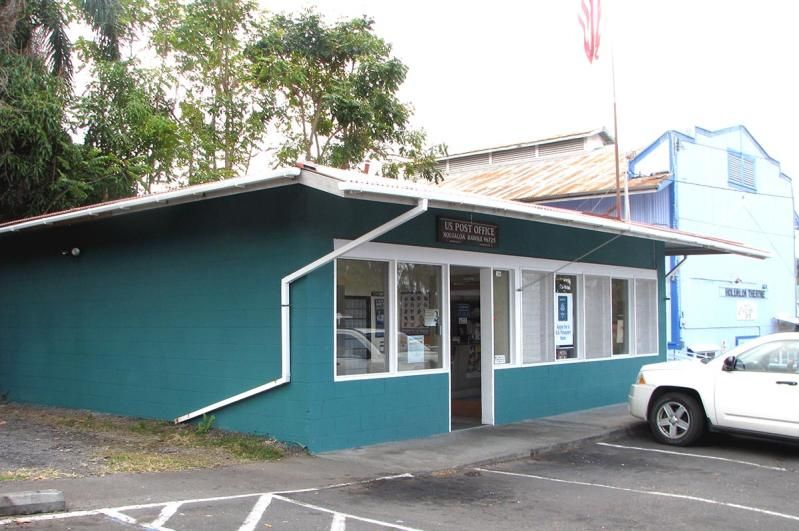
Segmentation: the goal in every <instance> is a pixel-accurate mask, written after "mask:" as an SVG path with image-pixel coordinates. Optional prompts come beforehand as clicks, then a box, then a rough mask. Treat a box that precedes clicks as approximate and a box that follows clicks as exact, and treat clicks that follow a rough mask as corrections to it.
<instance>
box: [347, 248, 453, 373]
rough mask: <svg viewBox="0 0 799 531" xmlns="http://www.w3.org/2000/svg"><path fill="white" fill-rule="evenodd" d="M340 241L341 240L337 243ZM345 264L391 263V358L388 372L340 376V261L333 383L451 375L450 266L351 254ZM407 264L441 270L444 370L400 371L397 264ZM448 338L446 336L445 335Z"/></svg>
mask: <svg viewBox="0 0 799 531" xmlns="http://www.w3.org/2000/svg"><path fill="white" fill-rule="evenodd" d="M337 241H338V240H337ZM339 258H340V259H343V260H364V261H372V262H385V263H388V292H387V293H386V306H387V310H388V311H387V314H386V317H387V318H388V326H387V327H386V331H385V334H386V335H387V336H388V337H386V338H385V341H384V345H385V348H386V355H387V356H388V371H385V372H376V373H369V374H344V375H339V374H338V373H337V372H336V360H337V359H338V343H337V341H336V330H337V324H336V315H337V312H338V308H337V304H338V303H337V300H336V289H337V287H336V279H337V278H338V259H337V260H335V261H334V262H333V279H334V281H333V381H335V382H349V381H353V380H374V379H376V378H398V377H405V376H418V375H423V374H441V373H448V372H449V341H447V338H449V265H448V264H443V263H438V262H427V261H421V260H415V259H409V258H405V257H404V258H402V259H399V260H398V259H396V258H392V259H386V258H377V257H372V256H366V257H364V256H353V255H351V254H350V253H348V254H346V255H344V256H341V257H339ZM399 262H404V263H409V264H420V265H430V266H436V267H440V268H441V284H442V285H441V298H442V301H441V305H442V308H441V313H442V314H443V315H441V368H437V369H418V370H407V371H400V370H399V361H398V355H399V352H398V351H399V335H398V332H399V324H398V320H397V306H398V303H399V299H398V297H397V263H399ZM445 334H446V335H445Z"/></svg>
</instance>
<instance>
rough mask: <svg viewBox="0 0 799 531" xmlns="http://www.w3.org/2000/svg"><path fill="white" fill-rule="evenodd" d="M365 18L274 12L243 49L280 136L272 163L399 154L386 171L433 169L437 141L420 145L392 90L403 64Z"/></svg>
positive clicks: (344, 164) (346, 164)
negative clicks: (333, 18)
mask: <svg viewBox="0 0 799 531" xmlns="http://www.w3.org/2000/svg"><path fill="white" fill-rule="evenodd" d="M372 26H373V21H372V20H371V19H370V18H367V17H362V18H354V19H351V20H344V21H340V22H337V23H335V24H332V25H328V24H326V23H325V22H324V21H323V20H322V18H321V16H320V15H319V14H317V13H315V12H314V11H305V12H303V13H302V14H300V15H298V16H296V17H289V16H285V15H276V16H274V17H272V18H271V20H270V21H269V22H268V24H267V25H266V27H265V28H264V29H263V30H262V33H261V35H260V38H259V39H258V41H257V42H256V44H255V45H253V46H251V47H250V48H249V49H248V52H247V55H248V58H249V59H250V62H251V68H252V71H253V77H254V79H255V81H256V83H257V84H258V86H259V87H260V88H261V90H262V91H263V93H264V95H265V97H264V101H268V102H271V104H272V105H273V106H274V114H275V117H276V118H277V123H276V124H275V126H276V128H277V129H278V131H279V132H280V133H281V134H282V137H283V139H284V140H283V142H282V143H281V144H280V146H279V148H278V151H277V159H278V161H279V162H280V163H283V164H291V163H293V162H294V161H295V160H296V159H297V158H299V157H304V158H305V159H306V160H309V161H314V162H319V163H322V164H328V165H331V166H335V167H339V168H352V167H354V166H356V165H357V164H359V163H360V162H362V161H364V160H365V159H367V158H371V159H377V160H386V159H389V158H392V157H401V158H402V159H403V162H396V163H394V164H392V165H390V166H389V167H388V168H387V169H388V174H389V175H393V176H398V175H399V174H400V173H402V172H404V171H405V172H408V173H410V174H411V175H414V176H422V177H425V178H435V177H436V175H435V171H434V169H433V166H432V165H431V164H430V163H429V162H430V160H432V159H434V154H435V153H436V152H437V151H441V150H443V149H444V148H443V146H438V147H435V148H432V150H427V149H425V148H424V147H423V146H424V139H425V136H424V133H423V132H421V131H413V130H411V129H410V128H409V124H408V121H409V119H410V116H411V114H412V112H411V109H410V107H409V106H407V105H405V104H403V103H402V102H401V101H400V100H399V99H398V98H397V92H398V91H399V88H400V86H401V85H402V83H403V82H404V81H405V75H406V73H407V70H408V69H407V67H406V66H405V65H404V64H402V62H401V61H400V60H399V59H397V58H396V57H393V56H391V46H390V45H389V44H387V43H386V42H385V41H384V40H383V39H381V38H380V37H378V36H377V35H375V34H374V32H373V29H372ZM408 157H412V158H414V157H418V158H416V159H414V160H409V159H408ZM409 162H412V163H411V164H409ZM438 177H440V174H438Z"/></svg>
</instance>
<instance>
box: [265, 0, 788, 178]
mask: <svg viewBox="0 0 799 531" xmlns="http://www.w3.org/2000/svg"><path fill="white" fill-rule="evenodd" d="M262 3H263V5H264V7H266V8H267V9H269V10H271V11H277V12H285V11H298V10H300V9H302V8H304V7H307V6H311V5H313V6H316V8H317V10H318V11H320V12H321V13H323V14H324V15H326V16H327V18H328V20H331V21H332V20H336V19H338V18H341V17H353V16H358V15H362V14H367V15H369V16H371V17H372V18H374V19H375V31H376V32H377V33H378V34H379V35H380V36H381V37H383V38H384V39H385V40H386V41H388V42H390V43H391V44H392V45H393V47H394V53H395V55H396V56H397V57H399V58H400V59H401V60H402V61H403V62H404V63H405V64H406V65H407V66H408V67H409V69H410V70H409V73H408V77H407V80H406V83H405V85H404V87H403V90H402V92H401V96H402V98H403V100H404V101H406V102H408V103H411V104H412V105H413V107H414V108H415V111H416V112H415V119H414V120H415V125H417V126H420V127H423V128H424V129H425V130H426V131H427V133H428V137H429V139H430V140H431V141H433V142H444V143H446V144H448V146H449V148H450V153H456V152H459V151H464V150H468V149H474V148H480V147H490V146H497V145H502V144H507V143H515V142H523V141H526V140H534V139H536V138H541V137H545V136H549V135H551V134H558V133H561V132H569V131H579V130H585V129H592V128H599V127H603V126H604V127H606V128H607V129H608V130H609V131H610V132H612V131H613V122H612V97H611V75H610V57H611V53H610V49H611V46H610V45H611V41H613V43H614V46H613V48H614V50H615V63H616V99H617V104H618V120H619V129H618V137H619V141H620V142H619V145H620V147H621V149H622V150H624V151H629V150H634V149H640V148H642V147H645V146H646V145H648V144H649V143H651V142H652V141H654V140H655V139H656V138H657V137H658V136H659V135H660V134H662V133H663V132H665V131H666V130H669V129H677V130H683V131H686V130H692V129H693V127H694V126H700V127H705V128H710V129H715V128H722V127H728V126H731V125H736V124H743V125H745V126H746V127H747V128H748V129H749V131H750V132H751V133H752V134H753V135H754V136H755V138H756V139H757V140H758V141H759V142H760V144H761V145H762V146H763V147H764V149H765V150H766V151H767V152H768V153H769V154H770V155H771V156H772V157H773V158H775V159H777V160H778V161H780V162H781V164H782V170H783V172H784V173H786V174H788V175H789V176H791V177H792V178H793V179H794V181H799V146H797V145H796V142H797V135H796V124H797V123H798V122H799V104H797V102H796V98H797V81H796V80H797V74H796V64H797V61H798V60H799V58H797V52H799V43H798V42H797V39H799V32H797V30H796V27H797V19H798V18H799V2H794V1H792V0H785V1H781V0H750V1H742V0H726V1H720V0H719V1H715V0H668V1H657V0H604V1H603V3H602V10H603V18H604V22H605V23H606V24H607V27H604V28H603V33H602V36H601V39H602V42H601V47H600V52H599V54H600V60H599V62H598V63H594V64H593V65H590V64H589V63H588V61H587V59H586V58H585V54H584V52H583V48H582V31H581V29H580V26H579V24H578V21H577V13H578V9H579V6H580V1H579V0H549V1H544V0H527V1H510V0H491V1H480V2H477V1H469V0H461V1H457V2H455V1H437V0H403V1H392V2H380V1H375V0H372V1H367V0H316V1H314V0H264V1H263V2H262Z"/></svg>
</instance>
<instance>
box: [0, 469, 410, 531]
mask: <svg viewBox="0 0 799 531" xmlns="http://www.w3.org/2000/svg"><path fill="white" fill-rule="evenodd" d="M412 477H413V474H408V473H405V474H396V475H393V476H383V477H379V478H375V479H366V480H362V481H350V482H347V483H336V484H333V485H325V486H322V487H311V488H307V489H296V490H285V491H275V492H256V493H251V494H236V495H233V496H215V497H213V498H195V499H190V500H171V501H167V502H155V503H142V504H138V505H124V506H122V507H106V508H103V509H93V510H88V511H72V512H66V513H55V514H41V515H36V516H18V517H13V518H6V519H3V520H0V527H2V526H4V525H7V524H24V523H28V522H42V521H48V520H63V519H66V518H77V517H80V516H97V515H105V516H108V517H109V518H113V519H114V520H117V521H120V522H124V523H127V524H133V525H138V526H140V527H142V528H144V529H161V530H164V531H168V528H165V527H162V526H163V525H164V524H165V523H166V522H167V521H168V520H169V519H170V518H171V517H172V516H173V515H174V514H175V513H176V512H177V509H178V507H180V506H181V505H188V504H194V503H208V502H216V501H228V500H237V499H243V498H254V497H256V496H257V497H259V499H258V501H257V502H256V504H255V506H254V507H253V509H252V510H251V511H250V514H249V515H248V516H247V518H246V519H245V520H244V523H243V524H242V527H241V528H240V530H243V531H247V530H251V529H254V528H255V525H256V524H257V523H258V521H259V520H260V517H261V515H263V512H264V511H265V510H266V509H267V507H269V502H270V501H271V500H272V499H273V498H276V499H280V500H282V501H286V502H288V503H293V504H295V505H301V506H306V507H308V508H312V509H315V510H318V511H322V512H326V513H330V514H334V515H335V514H342V515H343V516H345V517H347V518H353V519H355V520H361V521H363V522H370V523H375V524H378V525H382V526H385V527H390V528H392V529H402V530H411V529H412V528H409V527H402V526H397V525H394V524H392V523H389V522H381V521H379V520H372V519H369V518H361V517H359V516H355V515H349V514H344V513H338V512H337V511H333V510H331V509H325V508H323V507H317V506H314V505H306V504H303V503H301V502H297V501H295V500H291V499H289V498H285V497H284V496H278V494H302V493H306V492H318V491H322V490H330V489H336V488H340V487H349V486H352V485H365V484H368V483H374V482H377V481H387V480H391V479H402V478H412ZM267 499H268V500H269V501H267ZM261 506H263V510H260V509H261ZM156 507H162V508H163V509H162V510H161V513H160V514H159V516H158V518H157V519H156V520H155V521H154V522H152V523H148V524H143V523H140V522H139V521H138V520H136V519H135V518H131V517H130V516H128V515H126V514H124V512H125V511H135V510H139V509H152V508H156ZM258 510H260V513H259V514H258V515H257V518H256V515H255V513H256V512H257V511H258ZM250 522H253V526H252V527H246V526H248V525H249V524H250Z"/></svg>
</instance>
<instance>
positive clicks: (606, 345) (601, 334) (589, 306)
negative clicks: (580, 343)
mask: <svg viewBox="0 0 799 531" xmlns="http://www.w3.org/2000/svg"><path fill="white" fill-rule="evenodd" d="M610 315H611V314H610V279H609V278H607V277H595V276H590V275H586V277H585V357H586V358H605V357H607V356H610V352H611V351H610V343H611V327H610V322H611V317H610Z"/></svg>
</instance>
